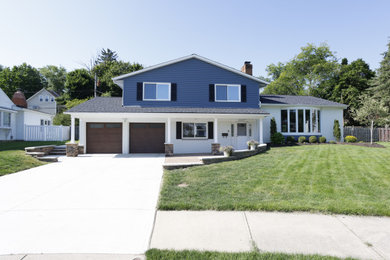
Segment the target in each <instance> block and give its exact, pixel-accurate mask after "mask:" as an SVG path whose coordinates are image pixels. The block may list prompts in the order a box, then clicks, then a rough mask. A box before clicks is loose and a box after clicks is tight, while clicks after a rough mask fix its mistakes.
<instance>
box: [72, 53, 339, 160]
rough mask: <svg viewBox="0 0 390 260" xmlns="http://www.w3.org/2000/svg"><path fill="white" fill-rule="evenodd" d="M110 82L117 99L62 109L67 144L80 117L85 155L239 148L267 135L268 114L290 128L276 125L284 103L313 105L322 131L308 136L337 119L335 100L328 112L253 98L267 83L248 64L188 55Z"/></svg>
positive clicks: (212, 150) (284, 106) (321, 107)
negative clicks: (116, 90)
mask: <svg viewBox="0 0 390 260" xmlns="http://www.w3.org/2000/svg"><path fill="white" fill-rule="evenodd" d="M113 80H114V82H115V83H116V84H117V85H119V86H120V87H121V88H122V89H123V96H122V97H118V98H117V97H97V98H94V99H91V100H89V101H86V102H85V103H82V104H80V105H78V106H76V107H73V108H72V109H70V110H68V111H67V112H66V113H67V114H70V115H71V119H72V120H71V121H72V131H71V133H72V134H71V136H72V138H71V141H72V142H74V125H75V119H76V118H78V119H79V120H80V121H79V122H80V124H79V125H80V141H79V143H80V145H84V146H85V149H84V151H86V152H87V153H125V154H127V153H164V152H165V153H166V154H172V153H176V154H180V153H210V152H212V153H216V152H217V151H218V148H219V147H220V146H225V145H232V146H233V147H234V148H235V149H238V150H239V149H246V148H247V144H246V142H247V141H249V140H251V139H255V140H257V141H259V142H260V143H264V142H268V141H269V118H271V117H275V118H276V119H277V122H278V129H279V130H280V131H282V130H283V131H282V132H284V133H285V134H286V135H289V134H292V132H293V127H292V126H291V125H290V126H289V128H287V132H285V131H284V130H285V129H281V126H282V125H283V127H285V124H286V123H285V122H286V119H285V117H284V114H285V112H283V111H285V110H286V109H290V108H291V109H292V108H302V109H303V108H305V109H307V110H309V112H310V113H311V111H317V110H314V109H319V110H320V111H321V112H320V117H321V119H320V120H321V121H320V122H322V123H321V126H322V127H321V131H322V132H318V131H317V132H316V135H322V133H326V135H327V136H326V137H327V138H328V140H331V139H332V136H331V135H328V133H330V130H329V129H328V128H329V127H333V120H334V119H339V120H340V125H343V120H342V114H343V108H344V107H345V106H344V105H341V104H338V107H337V108H336V107H335V110H337V111H335V112H334V113H333V114H332V113H330V114H329V115H328V113H326V112H322V111H325V110H326V109H327V108H325V107H323V106H322V105H321V104H308V103H301V101H299V102H298V101H296V103H295V104H290V103H288V102H287V103H286V101H282V102H279V103H277V102H276V104H277V105H278V107H277V106H273V104H272V102H275V101H271V100H270V99H271V98H270V97H268V99H264V98H263V97H262V101H261V102H260V97H259V90H260V89H261V88H263V87H265V86H266V84H267V82H264V81H262V80H260V79H259V78H256V77H254V76H252V65H251V64H250V62H245V64H244V66H243V67H242V69H241V71H239V70H236V69H233V68H231V67H228V66H225V65H223V64H220V63H217V62H215V61H212V60H209V59H206V58H204V57H201V56H198V55H195V54H193V55H190V56H186V57H183V58H179V59H176V60H172V61H169V62H165V63H162V64H158V65H155V66H151V67H148V68H145V69H142V70H139V71H136V72H132V73H129V74H126V75H122V76H119V77H116V78H114V79H113ZM264 97H266V96H264ZM279 97H282V96H279ZM308 98H310V97H308ZM289 100H291V99H289ZM320 100H321V102H327V101H324V100H322V99H318V101H320ZM267 102H268V103H267ZM283 102H284V103H283ZM287 111H290V110H287ZM299 111H300V110H298V114H300V113H301V112H299ZM304 111H306V110H304ZM290 113H292V112H288V114H290ZM305 113H306V112H305ZM281 114H283V124H282V122H281ZM270 116H271V117H270ZM266 117H268V118H267V119H266V120H265V123H264V124H263V120H264V119H265V118H266ZM291 118H292V116H291ZM288 120H289V117H288V118H287V122H289V121H288ZM297 120H300V119H297ZM325 120H326V122H325ZM300 124H301V123H300V121H299V122H298V125H300ZM312 125H313V123H312V121H311V123H310V127H311V126H312ZM308 127H309V126H308ZM325 128H326V129H325ZM313 131H316V130H315V129H313ZM309 133H310V135H311V133H312V131H310V132H309V130H308V131H306V132H303V133H302V134H305V135H306V134H309ZM297 135H300V133H299V134H298V133H297ZM263 137H265V138H266V139H264V138H263Z"/></svg>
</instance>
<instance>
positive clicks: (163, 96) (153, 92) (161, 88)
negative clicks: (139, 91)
mask: <svg viewBox="0 0 390 260" xmlns="http://www.w3.org/2000/svg"><path fill="white" fill-rule="evenodd" d="M143 100H146V101H170V100H171V83H153V82H144V83H143Z"/></svg>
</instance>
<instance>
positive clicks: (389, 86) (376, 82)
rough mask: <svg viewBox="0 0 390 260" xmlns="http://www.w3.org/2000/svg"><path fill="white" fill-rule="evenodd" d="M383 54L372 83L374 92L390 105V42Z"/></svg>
mask: <svg viewBox="0 0 390 260" xmlns="http://www.w3.org/2000/svg"><path fill="white" fill-rule="evenodd" d="M382 55H383V60H382V61H381V63H380V67H379V69H378V70H377V73H376V77H375V78H374V79H373V80H372V81H371V85H372V91H373V93H375V95H376V96H378V97H379V98H381V99H382V100H383V102H384V104H385V105H386V106H387V107H390V42H389V43H388V44H387V50H386V51H385V52H384V53H383V54H382Z"/></svg>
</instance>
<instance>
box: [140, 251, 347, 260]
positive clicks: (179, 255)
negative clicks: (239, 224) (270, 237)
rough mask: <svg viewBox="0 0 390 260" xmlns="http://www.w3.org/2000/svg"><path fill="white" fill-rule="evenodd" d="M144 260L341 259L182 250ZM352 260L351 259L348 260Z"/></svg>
mask: <svg viewBox="0 0 390 260" xmlns="http://www.w3.org/2000/svg"><path fill="white" fill-rule="evenodd" d="M146 258H147V259H148V260H155V259H156V260H157V259H170V260H172V259H188V260H197V259H201V260H208V259H210V260H211V259H213V260H215V259H221V260H222V259H223V260H229V259H231V260H236V259H237V260H240V259H242V260H244V259H245V260H247V259H253V260H255V259H256V260H282V259H283V260H284V259H291V260H306V259H307V260H309V259H310V260H336V259H341V258H337V257H331V256H320V255H301V254H282V253H259V252H256V251H253V252H242V253H219V252H209V251H194V250H184V251H174V250H158V249H150V250H148V251H147V252H146ZM348 259H352V258H348Z"/></svg>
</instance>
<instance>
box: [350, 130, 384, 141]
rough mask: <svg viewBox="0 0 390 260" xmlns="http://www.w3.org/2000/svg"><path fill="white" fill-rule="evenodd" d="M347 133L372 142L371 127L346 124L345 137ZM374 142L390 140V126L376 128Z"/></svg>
mask: <svg viewBox="0 0 390 260" xmlns="http://www.w3.org/2000/svg"><path fill="white" fill-rule="evenodd" d="M347 135H353V136H356V138H357V139H358V141H363V142H370V136H371V133H370V128H369V127H361V126H346V127H344V137H346V136H347ZM372 139H373V141H374V142H390V128H374V132H373V138H372Z"/></svg>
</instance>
